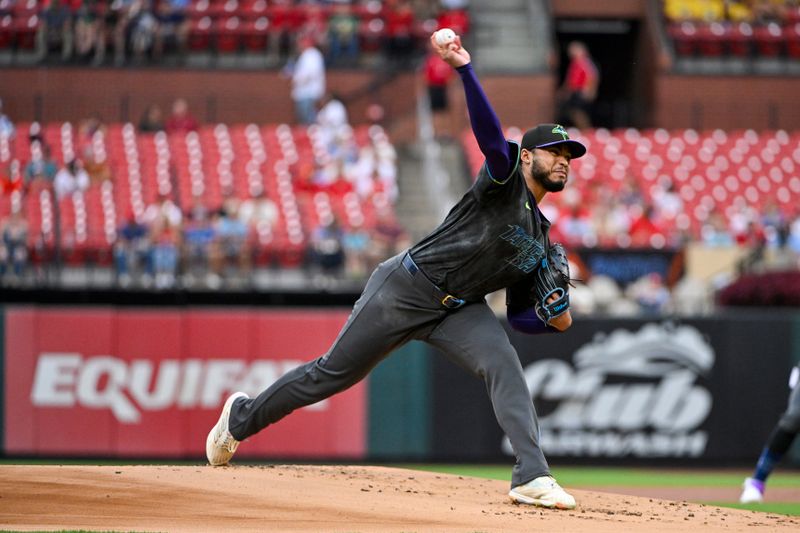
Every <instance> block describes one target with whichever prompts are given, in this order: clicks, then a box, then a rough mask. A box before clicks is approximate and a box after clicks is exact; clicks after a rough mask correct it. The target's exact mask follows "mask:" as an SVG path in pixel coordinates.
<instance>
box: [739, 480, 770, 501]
mask: <svg viewBox="0 0 800 533" xmlns="http://www.w3.org/2000/svg"><path fill="white" fill-rule="evenodd" d="M763 501H764V482H763V481H759V480H757V479H753V478H751V477H749V478H747V479H745V480H744V483H743V484H742V495H741V496H739V503H763Z"/></svg>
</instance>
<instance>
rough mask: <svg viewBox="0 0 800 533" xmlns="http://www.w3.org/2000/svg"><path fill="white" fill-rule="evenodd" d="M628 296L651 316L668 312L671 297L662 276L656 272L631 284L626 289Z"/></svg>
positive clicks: (642, 310)
mask: <svg viewBox="0 0 800 533" xmlns="http://www.w3.org/2000/svg"><path fill="white" fill-rule="evenodd" d="M625 292H626V296H627V297H628V298H630V299H631V300H633V301H634V302H636V303H637V304H638V305H639V309H640V311H641V312H643V313H645V314H650V315H660V314H663V313H664V312H666V311H667V306H668V305H669V304H670V299H671V295H670V292H669V289H668V288H667V287H666V285H664V280H663V278H662V277H661V275H660V274H657V273H655V272H653V273H650V274H648V275H646V276H642V277H641V278H640V279H638V280H636V281H635V282H633V283H631V284H630V285H629V286H628V288H627V289H626V291H625Z"/></svg>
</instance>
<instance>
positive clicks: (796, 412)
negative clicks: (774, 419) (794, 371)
mask: <svg viewBox="0 0 800 533" xmlns="http://www.w3.org/2000/svg"><path fill="white" fill-rule="evenodd" d="M798 368H800V366H798ZM787 403H788V405H787V406H786V411H784V412H783V414H782V415H781V418H780V420H779V421H778V425H779V426H780V428H781V429H782V430H784V431H786V432H787V433H795V434H798V433H800V383H797V384H795V386H794V387H792V392H791V393H790V394H789V401H788V402H787Z"/></svg>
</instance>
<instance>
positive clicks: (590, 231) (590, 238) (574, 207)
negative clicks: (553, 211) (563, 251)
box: [558, 202, 597, 247]
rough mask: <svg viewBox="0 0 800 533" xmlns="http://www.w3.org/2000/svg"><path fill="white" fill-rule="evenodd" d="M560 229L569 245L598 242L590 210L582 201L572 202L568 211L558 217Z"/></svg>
mask: <svg viewBox="0 0 800 533" xmlns="http://www.w3.org/2000/svg"><path fill="white" fill-rule="evenodd" d="M558 229H559V231H560V233H561V236H562V237H563V239H564V241H565V244H566V245H567V246H569V247H576V246H586V245H592V244H594V243H596V242H597V231H596V230H595V227H594V225H593V224H592V218H591V214H590V210H589V209H587V208H586V207H585V205H584V204H582V203H580V202H574V203H572V204H571V205H570V206H569V208H568V210H567V212H566V213H565V214H564V215H563V216H562V217H560V218H559V219H558Z"/></svg>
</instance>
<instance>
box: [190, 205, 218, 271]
mask: <svg viewBox="0 0 800 533" xmlns="http://www.w3.org/2000/svg"><path fill="white" fill-rule="evenodd" d="M215 239H216V232H215V228H214V225H213V224H212V223H211V220H210V218H209V216H208V211H207V210H206V209H205V208H201V209H192V210H191V211H190V212H189V221H188V223H187V224H186V225H185V226H184V228H183V261H184V268H183V272H184V274H185V275H186V276H187V277H188V278H189V280H188V281H191V280H192V279H193V278H194V277H195V276H196V275H203V276H205V275H207V274H209V268H210V266H211V255H212V247H213V245H214V240H215ZM214 276H216V274H214ZM217 280H218V278H207V281H208V283H209V285H214V284H216V282H217Z"/></svg>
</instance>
